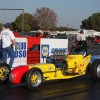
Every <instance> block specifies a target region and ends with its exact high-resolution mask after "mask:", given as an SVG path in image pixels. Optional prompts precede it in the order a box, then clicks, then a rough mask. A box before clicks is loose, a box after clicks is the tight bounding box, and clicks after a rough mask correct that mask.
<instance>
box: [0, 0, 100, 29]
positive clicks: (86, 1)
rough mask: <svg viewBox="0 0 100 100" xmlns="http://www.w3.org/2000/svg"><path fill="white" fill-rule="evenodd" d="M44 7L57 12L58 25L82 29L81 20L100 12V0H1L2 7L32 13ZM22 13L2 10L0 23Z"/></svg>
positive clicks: (0, 11)
mask: <svg viewBox="0 0 100 100" xmlns="http://www.w3.org/2000/svg"><path fill="white" fill-rule="evenodd" d="M42 7H47V8H49V9H51V10H53V11H54V12H55V13H57V17H58V23H57V26H58V27H60V26H64V27H69V28H77V29H80V25H81V24H82V23H81V21H83V20H84V19H88V17H89V16H92V14H93V13H98V12H99V13H100V0H0V9H24V12H25V13H30V14H32V15H33V14H34V13H35V12H36V9H37V8H42ZM21 13H23V11H21V10H0V23H3V24H5V23H7V22H13V21H14V20H15V19H16V17H17V16H19V15H20V14H21Z"/></svg>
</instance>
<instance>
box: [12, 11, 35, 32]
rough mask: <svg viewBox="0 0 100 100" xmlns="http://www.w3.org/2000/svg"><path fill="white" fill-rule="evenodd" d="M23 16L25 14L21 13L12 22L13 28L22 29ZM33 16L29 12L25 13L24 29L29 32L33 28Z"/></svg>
mask: <svg viewBox="0 0 100 100" xmlns="http://www.w3.org/2000/svg"><path fill="white" fill-rule="evenodd" d="M22 17H23V14H20V15H19V16H18V17H17V18H16V19H15V21H14V22H13V23H12V26H13V30H18V31H21V30H22ZM32 24H33V16H32V15H31V14H29V13H24V31H25V32H29V31H31V29H32Z"/></svg>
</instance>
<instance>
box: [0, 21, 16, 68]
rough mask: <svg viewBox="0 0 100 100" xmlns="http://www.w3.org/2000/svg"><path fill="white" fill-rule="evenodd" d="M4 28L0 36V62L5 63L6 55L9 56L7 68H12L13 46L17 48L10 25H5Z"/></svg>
mask: <svg viewBox="0 0 100 100" xmlns="http://www.w3.org/2000/svg"><path fill="white" fill-rule="evenodd" d="M4 27H5V29H4V30H3V31H2V32H1V34H0V40H2V56H3V57H2V60H3V63H7V54H9V56H10V61H9V66H10V67H11V68H12V64H13V61H14V50H13V45H15V48H17V44H16V40H15V36H14V34H13V32H12V31H11V30H10V28H11V24H10V23H6V24H5V25H4Z"/></svg>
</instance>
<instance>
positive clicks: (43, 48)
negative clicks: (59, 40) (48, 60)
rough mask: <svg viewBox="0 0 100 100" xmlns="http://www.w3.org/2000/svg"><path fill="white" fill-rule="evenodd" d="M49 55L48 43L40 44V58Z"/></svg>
mask: <svg viewBox="0 0 100 100" xmlns="http://www.w3.org/2000/svg"><path fill="white" fill-rule="evenodd" d="M48 56H49V45H42V46H41V58H44V57H48Z"/></svg>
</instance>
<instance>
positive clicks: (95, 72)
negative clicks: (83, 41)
mask: <svg viewBox="0 0 100 100" xmlns="http://www.w3.org/2000/svg"><path fill="white" fill-rule="evenodd" d="M90 75H91V77H92V79H94V80H96V81H100V60H99V59H96V60H95V61H93V63H92V64H91V66H90Z"/></svg>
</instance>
